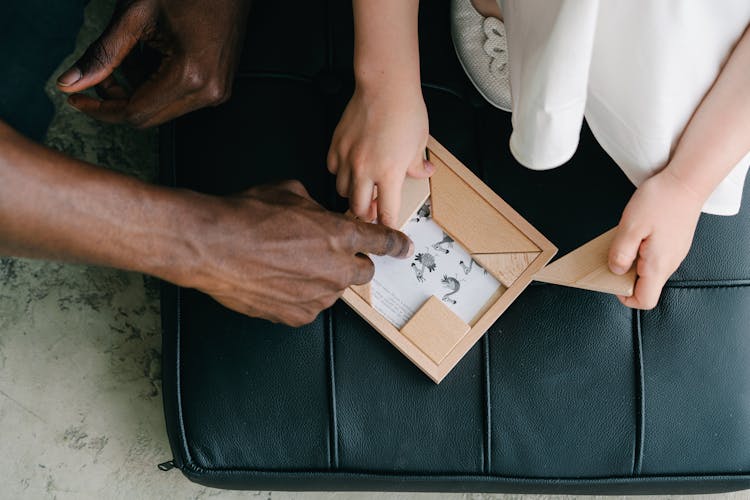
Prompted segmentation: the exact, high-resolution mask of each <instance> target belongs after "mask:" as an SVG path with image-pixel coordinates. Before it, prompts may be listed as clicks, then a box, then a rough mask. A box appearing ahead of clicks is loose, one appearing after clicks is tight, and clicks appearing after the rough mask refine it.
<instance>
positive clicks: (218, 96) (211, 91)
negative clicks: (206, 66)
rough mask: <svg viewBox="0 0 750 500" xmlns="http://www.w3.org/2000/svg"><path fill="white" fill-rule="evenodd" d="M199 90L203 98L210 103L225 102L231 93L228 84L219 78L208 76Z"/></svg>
mask: <svg viewBox="0 0 750 500" xmlns="http://www.w3.org/2000/svg"><path fill="white" fill-rule="evenodd" d="M201 91H202V93H203V97H204V99H205V100H206V101H207V102H208V103H210V104H212V105H219V104H223V103H225V102H227V100H229V97H230V95H231V93H232V92H231V89H230V86H229V84H227V83H226V82H225V81H223V80H221V79H219V78H210V79H209V80H208V81H206V82H205V85H204V86H203V88H202V89H201Z"/></svg>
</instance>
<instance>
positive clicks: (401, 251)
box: [355, 221, 414, 259]
mask: <svg viewBox="0 0 750 500" xmlns="http://www.w3.org/2000/svg"><path fill="white" fill-rule="evenodd" d="M355 224H357V238H356V242H355V247H356V248H355V251H356V252H359V253H366V254H368V253H369V254H373V255H387V256H390V257H396V258H399V259H405V258H407V257H411V255H412V254H413V253H414V243H412V241H411V240H410V239H409V237H408V236H406V235H405V234H404V233H402V232H401V231H396V230H395V229H391V228H389V227H387V226H384V225H383V224H369V223H367V222H362V221H355Z"/></svg>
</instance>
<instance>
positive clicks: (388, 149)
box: [328, 86, 435, 227]
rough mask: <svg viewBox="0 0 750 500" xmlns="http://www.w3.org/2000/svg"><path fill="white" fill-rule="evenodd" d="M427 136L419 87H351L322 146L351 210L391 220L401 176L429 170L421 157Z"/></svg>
mask: <svg viewBox="0 0 750 500" xmlns="http://www.w3.org/2000/svg"><path fill="white" fill-rule="evenodd" d="M427 136H428V124H427V108H426V107H425V104H424V100H423V99H422V95H421V92H420V91H419V88H417V89H415V90H401V89H399V90H396V91H393V90H390V91H389V90H382V89H380V90H378V91H377V92H376V93H375V92H371V91H369V90H366V89H362V88H360V87H359V86H358V87H357V90H355V92H354V95H353V96H352V99H351V100H350V101H349V104H348V106H347V107H346V110H345V111H344V114H343V116H342V117H341V121H340V122H339V124H338V127H336V131H335V133H334V134H333V141H332V142H331V148H330V150H329V152H328V170H329V171H330V172H331V173H332V174H336V190H337V191H338V193H339V194H340V195H341V196H343V197H345V198H349V205H350V208H351V210H352V212H353V213H354V214H355V215H356V216H358V217H360V218H361V219H363V220H366V221H372V220H374V219H375V218H376V216H377V219H378V221H379V222H380V223H382V224H385V225H387V226H391V227H393V226H394V224H395V223H396V218H397V217H398V213H399V208H400V206H401V187H402V185H403V182H404V177H405V176H406V175H407V174H408V175H410V176H412V177H419V178H425V177H429V176H430V175H432V172H434V170H435V168H434V167H433V166H432V165H431V164H430V163H429V162H427V161H425V160H424V151H425V147H426V146H427ZM376 188H377V191H376ZM376 193H377V200H375V196H376Z"/></svg>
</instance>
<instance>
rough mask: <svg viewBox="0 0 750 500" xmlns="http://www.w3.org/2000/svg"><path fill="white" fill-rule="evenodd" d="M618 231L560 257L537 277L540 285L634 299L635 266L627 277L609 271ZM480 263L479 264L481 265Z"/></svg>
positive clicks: (605, 234)
mask: <svg viewBox="0 0 750 500" xmlns="http://www.w3.org/2000/svg"><path fill="white" fill-rule="evenodd" d="M615 230H616V228H615V229H610V230H609V231H607V232H606V233H604V234H602V235H601V236H598V237H597V238H594V239H593V240H591V241H589V242H588V243H586V244H585V245H583V246H581V247H579V248H577V249H575V250H573V251H572V252H570V253H569V254H567V255H564V256H563V257H560V258H559V259H557V260H556V261H555V262H553V263H552V264H550V265H548V266H547V267H545V268H543V269H542V270H541V271H539V272H538V273H536V274H535V275H534V279H535V280H536V281H542V282H544V283H552V284H555V285H563V286H570V287H574V288H582V289H584V290H593V291H595V292H604V293H612V294H615V295H624V296H631V295H633V287H634V285H635V266H633V267H632V268H631V269H630V271H628V272H627V273H625V274H623V275H617V274H615V273H613V272H612V271H610V270H609V264H608V260H609V247H610V246H611V245H612V240H613V239H614V237H615ZM477 262H479V261H477Z"/></svg>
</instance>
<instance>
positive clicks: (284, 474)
mask: <svg viewBox="0 0 750 500" xmlns="http://www.w3.org/2000/svg"><path fill="white" fill-rule="evenodd" d="M185 469H188V471H191V472H194V473H197V474H207V475H215V474H227V475H233V474H249V475H251V476H258V477H260V478H263V477H266V478H280V479H307V478H326V479H332V480H338V479H345V478H362V479H368V478H371V479H382V480H385V481H393V480H397V481H429V482H431V481H434V480H448V481H468V482H479V483H481V482H485V481H489V482H517V483H526V484H570V485H574V486H575V485H581V484H592V483H608V482H611V483H622V484H631V483H634V484H638V483H649V482H654V481H658V480H660V479H661V480H668V481H705V480H707V479H708V480H716V481H726V480H745V481H748V482H750V471H742V472H737V473H731V472H728V473H723V474H672V475H670V474H661V475H660V474H649V475H642V476H638V477H633V476H591V477H565V478H557V477H529V476H521V477H518V476H502V475H488V476H484V475H476V474H467V475H463V476H462V475H460V474H424V473H419V472H396V473H392V474H389V473H382V472H380V473H377V472H358V471H345V472H342V471H338V472H330V471H325V470H312V471H311V470H296V471H295V470H275V471H274V470H258V469H241V468H234V469H205V468H203V467H200V466H198V465H195V464H193V463H191V464H186V466H185ZM342 491H343V490H342Z"/></svg>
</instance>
